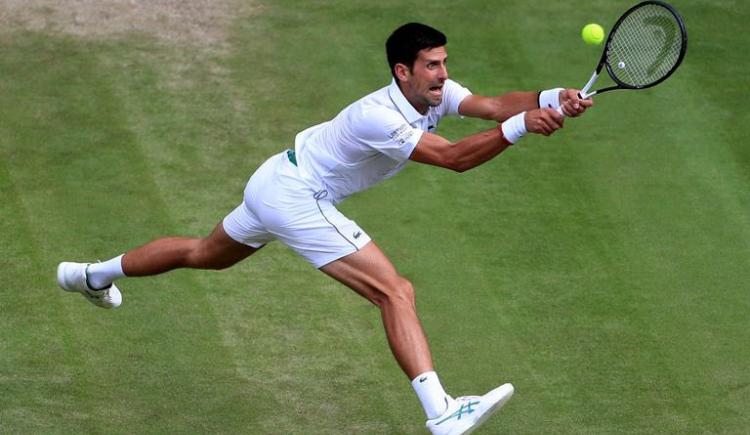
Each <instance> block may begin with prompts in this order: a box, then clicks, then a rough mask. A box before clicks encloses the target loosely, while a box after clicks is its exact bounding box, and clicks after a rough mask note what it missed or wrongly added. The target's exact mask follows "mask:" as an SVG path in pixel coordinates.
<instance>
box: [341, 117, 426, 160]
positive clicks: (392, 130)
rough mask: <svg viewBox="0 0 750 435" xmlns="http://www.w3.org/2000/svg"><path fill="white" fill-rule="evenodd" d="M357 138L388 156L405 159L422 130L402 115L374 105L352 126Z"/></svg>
mask: <svg viewBox="0 0 750 435" xmlns="http://www.w3.org/2000/svg"><path fill="white" fill-rule="evenodd" d="M353 132H354V134H355V136H357V137H358V138H359V140H361V141H363V142H364V143H365V144H366V145H367V146H369V147H370V148H373V149H375V150H377V151H379V152H381V153H383V154H385V155H387V156H388V157H390V158H392V159H394V160H397V161H405V160H408V159H409V156H410V155H411V153H412V151H414V148H416V146H417V143H418V142H419V139H421V138H422V134H423V133H424V131H423V130H422V129H419V128H415V127H412V126H411V125H409V123H408V122H406V119H404V117H403V116H401V114H400V113H398V112H396V111H395V110H392V109H389V108H386V107H382V106H381V107H374V108H371V109H370V110H368V111H367V112H366V113H364V114H363V115H362V116H361V117H360V119H359V120H358V121H357V122H356V123H355V125H354V126H353Z"/></svg>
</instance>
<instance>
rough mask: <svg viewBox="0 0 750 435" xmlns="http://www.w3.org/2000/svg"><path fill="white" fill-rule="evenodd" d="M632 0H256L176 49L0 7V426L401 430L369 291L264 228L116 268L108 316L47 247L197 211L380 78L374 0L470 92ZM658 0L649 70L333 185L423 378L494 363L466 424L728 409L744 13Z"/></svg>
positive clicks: (740, 367)
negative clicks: (682, 35) (671, 8)
mask: <svg viewBox="0 0 750 435" xmlns="http://www.w3.org/2000/svg"><path fill="white" fill-rule="evenodd" d="M629 4H630V2H624V1H617V2H610V1H589V2H586V4H585V5H583V4H581V5H579V4H575V5H574V4H572V3H569V2H546V3H545V6H544V8H542V7H537V6H531V5H529V4H527V3H526V2H521V1H515V0H514V1H507V2H503V5H502V7H501V8H500V7H498V6H497V5H494V6H492V5H488V4H486V3H485V2H480V1H471V2H462V3H461V6H460V7H457V6H456V4H455V2H453V3H450V2H442V1H438V2H432V3H430V5H426V6H425V5H423V6H421V7H419V8H406V7H405V5H404V4H403V2H397V1H390V0H388V1H384V2H376V3H373V2H367V3H365V2H344V1H341V2H334V1H326V2H322V1H320V2H318V1H316V2H304V3H303V2H297V1H275V2H268V4H266V5H264V6H263V7H262V8H261V9H260V12H259V13H257V14H254V15H252V16H238V17H236V19H235V21H234V22H233V24H232V28H231V34H230V38H229V41H228V42H229V50H227V51H226V52H212V51H210V50H202V51H201V50H198V53H197V54H196V51H195V50H194V49H191V48H188V47H175V46H168V45H164V44H160V43H158V41H155V40H154V39H152V38H149V37H147V36H143V35H132V36H129V37H127V38H125V37H123V38H119V39H102V40H93V39H78V38H74V37H70V36H62V35H59V34H53V33H45V32H27V31H21V30H18V29H6V30H3V31H0V47H2V56H0V77H2V80H0V101H2V104H0V192H1V194H2V201H0V217H1V218H0V277H2V282H3V283H4V284H3V285H2V291H0V314H1V315H0V331H2V332H0V432H3V433H112V432H114V433H253V434H254V433H278V434H287V433H299V434H313V433H315V434H334V433H340V434H352V433H362V434H370V433H420V431H421V430H422V424H423V416H422V412H421V409H420V407H419V405H418V403H417V401H416V398H415V397H414V393H413V392H412V391H411V388H410V387H409V384H408V380H407V379H406V378H405V377H404V376H403V374H402V373H401V372H400V370H399V369H398V367H397V365H396V364H395V362H394V361H393V359H392V357H391V355H390V353H389V351H388V347H387V344H386V342H385V339H384V335H383V332H382V327H381V324H380V319H379V316H378V313H377V311H376V310H375V309H374V308H373V307H372V306H371V305H370V304H369V303H367V302H366V301H364V300H363V299H361V298H359V297H358V296H356V295H354V294H353V293H352V292H350V291H349V290H347V289H345V288H343V287H342V286H340V285H338V284H336V283H334V282H333V281H331V280H330V279H328V278H326V277H325V276H323V275H322V274H320V273H318V272H317V271H315V270H314V269H313V268H311V267H310V266H309V265H307V263H305V262H304V261H303V260H302V259H300V258H298V257H296V256H295V255H294V254H293V253H292V252H291V251H290V250H288V249H287V248H285V247H283V246H281V245H280V244H274V245H271V246H269V247H267V248H265V249H264V250H263V251H262V252H260V253H259V254H258V255H256V256H254V257H252V258H251V259H249V260H248V261H246V262H244V263H242V264H241V265H238V266H237V267H235V268H233V269H230V270H228V271H224V272H204V271H177V272H173V273H171V274H168V275H164V276H160V277H154V278H148V279H139V280H135V279H133V280H127V281H123V282H122V285H121V287H122V288H123V291H124V297H125V302H124V305H123V307H122V308H121V309H119V310H116V311H112V312H109V311H107V312H105V311H102V310H98V309H95V308H94V307H93V306H91V305H90V304H87V303H85V302H84V301H83V299H82V298H79V297H75V296H74V295H69V294H64V293H63V292H61V291H59V290H58V289H57V287H56V284H55V280H54V271H55V267H56V265H57V263H58V262H59V261H62V260H87V259H88V260H91V259H96V258H102V259H104V258H110V257H112V256H114V255H117V254H119V253H121V252H123V251H124V250H126V249H130V248H132V247H134V246H137V245H139V244H142V243H144V242H146V241H148V240H150V239H152V238H154V237H158V236H161V235H195V236H198V235H204V234H207V233H208V232H209V231H210V230H211V228H212V227H213V226H214V225H215V224H216V222H218V221H219V220H220V219H221V218H222V217H223V216H224V215H225V214H226V213H227V212H228V211H230V210H231V209H232V208H233V207H234V206H235V205H236V204H237V203H238V202H239V201H240V200H241V193H242V189H243V187H244V183H245V181H246V179H247V177H248V175H249V174H250V173H251V172H252V171H253V169H254V168H255V167H257V165H259V164H260V163H261V162H262V161H263V159H264V158H266V157H267V156H269V155H271V154H272V153H274V152H277V151H279V150H281V149H283V148H285V147H288V146H289V145H290V144H291V143H292V140H293V137H294V134H295V133H296V132H298V131H300V130H302V129H303V128H305V127H307V126H309V125H311V124H313V123H317V122H320V121H323V120H326V119H328V118H330V117H331V116H333V115H334V114H335V113H337V111H338V110H340V109H341V108H342V107H344V106H345V105H346V104H348V103H349V102H351V101H352V100H353V99H355V98H358V97H359V96H361V95H363V94H364V93H366V92H369V91H371V90H374V89H377V88H379V87H381V86H383V85H384V84H387V83H388V81H389V75H388V71H387V67H386V66H385V60H384V54H383V53H382V45H383V40H384V38H385V37H386V36H387V34H388V32H389V31H390V30H392V29H393V28H394V27H395V26H397V25H398V24H400V23H403V22H405V21H409V20H420V21H425V22H428V23H431V24H433V25H435V26H437V27H439V28H441V29H443V30H444V31H445V32H446V33H447V34H448V36H449V39H450V43H449V46H448V47H449V53H450V57H451V60H450V65H451V74H452V76H453V77H454V78H455V79H456V80H458V81H460V82H462V83H464V84H465V85H467V86H469V87H470V88H471V89H472V90H474V91H475V92H477V93H483V94H494V93H500V92H504V91H508V90H513V89H517V88H521V89H538V88H541V87H550V86H553V85H558V84H560V85H568V86H581V85H582V84H583V83H582V82H583V81H585V80H586V79H587V78H588V75H589V74H590V69H591V68H592V67H593V63H594V62H595V60H596V58H597V56H598V50H597V49H594V48H590V47H587V46H584V45H583V43H582V42H581V41H580V37H579V35H578V31H579V30H580V27H581V26H582V25H583V24H585V23H587V22H591V21H595V22H600V23H601V24H602V25H604V26H605V27H609V26H611V25H612V23H613V22H614V19H615V18H616V17H617V15H618V14H619V13H620V12H621V11H622V10H624V9H625V8H626V7H627V6H628V5H629ZM675 4H676V6H677V7H678V9H679V10H680V11H681V12H682V14H683V16H684V18H685V20H686V22H687V26H688V29H689V32H690V48H689V52H688V56H687V58H686V59H685V63H684V65H683V66H682V68H681V70H680V71H679V72H678V73H677V74H676V75H675V76H674V77H673V78H671V79H670V80H669V81H668V82H665V83H664V84H663V85H660V86H659V87H657V88H654V89H652V90H648V91H643V92H638V93H626V92H622V93H613V94H609V95H606V96H602V97H601V98H597V99H596V106H595V107H594V109H593V110H592V111H591V112H590V113H589V114H587V115H586V116H585V117H582V118H580V119H575V120H573V119H571V120H568V121H567V123H566V128H565V129H564V130H563V131H561V132H559V133H557V134H556V135H554V136H553V137H551V138H541V137H528V138H525V139H524V140H523V141H522V142H521V143H520V144H519V145H518V146H517V147H514V148H512V149H510V150H509V151H507V152H506V153H505V154H504V155H503V156H501V157H500V158H498V159H496V160H495V161H493V162H490V163H488V164H487V165H485V166H483V167H480V168H478V169H476V170H473V171H470V172H468V173H465V174H461V175H457V174H453V173H450V172H448V171H443V170H440V169H437V168H430V167H424V166H418V165H416V164H415V165H412V166H410V167H409V168H407V170H405V171H404V172H403V173H402V174H400V175H399V176H398V177H396V178H395V179H393V180H391V181H389V182H387V183H385V184H383V185H380V186H378V187H376V188H374V189H372V190H371V191H368V192H365V193H362V194H360V195H358V196H355V197H353V198H351V199H349V200H348V201H346V202H345V203H343V204H342V205H341V209H342V210H343V211H344V212H345V213H346V214H347V215H348V216H350V217H351V218H353V219H355V220H357V222H358V223H359V224H361V225H362V226H363V227H364V228H366V229H367V231H368V233H369V234H370V235H372V236H373V237H374V239H375V240H376V241H377V242H378V244H379V245H380V246H381V247H382V248H383V249H384V250H385V251H386V252H387V253H388V254H389V256H390V257H391V258H392V260H393V262H394V263H395V264H396V265H397V267H398V268H399V270H400V271H401V272H402V273H403V274H404V275H405V276H407V277H409V278H410V279H411V280H412V281H413V282H414V283H415V285H416V288H417V292H418V305H419V310H420V315H421V318H422V320H423V323H424V326H425V328H426V331H427V333H428V335H429V338H430V342H431V345H432V348H433V354H434V356H435V360H436V365H437V369H438V372H439V373H440V375H441V378H442V380H443V384H444V385H445V386H446V387H447V388H448V390H449V392H450V393H452V394H454V395H461V394H467V393H472V394H476V393H479V392H483V391H485V390H487V389H489V388H492V387H493V386H495V385H497V384H499V383H501V382H505V381H512V382H513V383H514V384H515V385H516V387H517V396H516V397H514V399H513V400H512V401H511V402H510V403H509V405H508V406H507V407H506V408H505V409H504V410H503V411H502V413H501V414H500V416H499V417H497V418H494V419H493V420H491V421H489V422H488V423H487V425H486V429H484V430H483V431H482V433H488V434H489V433H498V432H504V433H514V434H539V433H561V434H581V433H587V434H616V433H638V434H656V433H696V434H697V433H701V434H704V433H714V434H740V433H746V432H747V428H748V427H750V348H749V347H748V346H747V343H750V316H748V312H750V289H749V288H748V283H750V268H749V267H748V263H749V259H750V258H749V256H748V252H750V193H749V192H750V176H749V175H748V174H750V149H749V148H748V147H747V141H748V135H747V133H746V130H745V126H747V125H748V124H749V123H750V116H749V115H748V114H747V113H748V112H747V110H746V109H745V107H744V106H745V105H746V101H745V100H746V96H747V93H748V91H750V84H749V83H748V80H747V71H748V70H750V62H748V61H747V60H746V57H745V53H744V51H745V50H746V49H747V47H750V37H749V36H748V34H747V32H745V23H747V22H748V21H749V20H750V8H748V7H747V6H746V5H745V3H744V2H742V1H740V0H724V1H719V2H708V1H698V0H695V1H688V0H680V1H675ZM532 12H533V13H532ZM487 125H488V124H486V123H482V122H478V121H472V120H447V121H445V123H444V124H443V125H442V126H441V132H442V133H443V134H444V135H445V136H447V137H449V138H452V139H457V138H460V137H462V136H463V135H466V134H469V133H471V132H474V131H477V130H478V129H481V128H486V127H487Z"/></svg>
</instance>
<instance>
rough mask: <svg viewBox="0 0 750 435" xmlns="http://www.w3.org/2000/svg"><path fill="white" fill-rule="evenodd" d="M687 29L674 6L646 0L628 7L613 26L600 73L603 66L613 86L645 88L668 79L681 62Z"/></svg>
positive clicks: (654, 0) (685, 46)
mask: <svg viewBox="0 0 750 435" xmlns="http://www.w3.org/2000/svg"><path fill="white" fill-rule="evenodd" d="M686 51H687V31H686V29H685V23H684V22H683V20H682V17H680V15H679V13H678V12H677V10H675V8H673V7H672V6H671V5H669V4H667V3H664V2H662V1H658V0H647V1H644V2H641V3H638V4H637V5H635V6H633V7H632V8H630V9H628V10H627V11H626V12H625V13H624V14H622V16H621V17H620V18H619V19H618V20H617V22H616V23H615V25H614V26H613V27H612V30H611V31H610V33H609V35H608V37H607V43H606V45H605V47H604V51H603V53H602V58H601V60H600V62H599V67H598V68H597V72H599V71H601V68H602V66H604V67H606V69H607V73H608V74H609V76H610V77H611V78H612V80H613V81H614V82H615V83H616V84H617V86H613V87H610V88H606V89H601V90H599V91H598V93H602V92H606V91H609V90H613V89H645V88H650V87H651V86H655V85H657V84H659V83H661V82H663V81H664V80H666V79H667V78H668V77H669V76H670V75H672V73H674V71H675V70H676V69H677V67H679V66H680V64H681V63H682V60H683V58H684V57H685V52H686Z"/></svg>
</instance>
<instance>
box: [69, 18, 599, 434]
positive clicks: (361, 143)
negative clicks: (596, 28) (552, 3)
mask: <svg viewBox="0 0 750 435" xmlns="http://www.w3.org/2000/svg"><path fill="white" fill-rule="evenodd" d="M446 42H447V41H446V37H445V35H443V34H442V33H441V32H439V31H438V30H435V29H433V28H431V27H428V26H425V25H423V24H418V23H410V24H406V25H403V26H401V27H399V28H398V29H396V30H395V31H394V32H393V34H391V36H390V37H389V38H388V40H387V41H386V52H387V57H388V63H389V65H390V68H391V74H392V75H393V81H392V83H391V85H390V86H387V87H384V88H382V89H380V90H378V91H376V92H373V93H371V94H369V95H367V96H365V97H363V98H362V99H360V100H358V101H356V102H354V103H352V104H351V105H350V106H348V107H346V108H345V109H344V110H342V111H341V112H340V113H339V114H338V115H337V116H336V117H335V118H334V119H332V120H330V121H328V122H324V123H322V124H319V125H316V126H314V127H310V128H308V129H307V130H304V131H302V132H301V133H299V134H298V135H297V137H296V140H295V146H294V149H293V150H287V151H284V152H282V153H279V154H277V155H275V156H273V157H271V158H270V159H268V160H267V161H266V162H265V163H263V164H262V165H261V166H260V168H258V169H257V171H256V172H255V173H254V174H253V175H252V177H251V178H250V180H249V181H248V183H247V187H246V189H245V193H244V200H243V202H242V203H241V204H240V205H239V206H237V208H236V209H235V210H234V211H232V212H231V213H229V215H227V216H226V217H225V218H224V220H223V221H222V222H221V223H219V224H218V225H217V226H216V228H215V229H214V230H213V232H212V233H211V234H210V235H209V236H208V237H205V238H182V237H169V238H161V239H157V240H155V241H152V242H150V243H148V244H146V245H144V246H141V247H139V248H136V249H134V250H132V251H129V252H127V253H125V254H124V255H121V256H118V257H115V258H113V259H111V260H109V261H106V262H104V263H94V264H88V263H71V262H63V263H61V264H60V265H59V266H58V271H57V278H58V282H59V284H60V286H61V287H62V288H63V289H65V290H67V291H72V292H80V293H81V294H83V296H85V297H86V298H87V299H88V300H89V301H91V302H92V303H94V304H96V305H98V306H100V307H105V308H114V307H117V306H119V305H120V303H121V302H122V297H121V294H120V291H119V289H118V288H117V286H116V285H115V283H114V281H115V280H117V279H119V278H123V277H136V276H149V275H156V274H160V273H164V272H167V271H170V270H173V269H176V268H185V267H187V268H199V269H222V268H226V267H229V266H231V265H233V264H235V263H237V262H238V261H240V260H243V259H245V258H247V257H248V256H250V255H252V254H254V253H255V252H257V251H258V250H259V249H261V248H262V247H263V246H264V245H265V244H266V243H269V242H271V241H272V240H275V239H278V240H281V242H282V243H284V244H286V245H288V246H290V247H291V248H292V249H294V250H295V251H296V252H297V253H299V254H300V255H301V256H302V257H304V258H305V259H306V260H307V261H309V262H310V263H311V264H312V265H313V266H315V267H316V268H318V269H320V270H321V271H322V272H323V273H325V274H327V275H329V276H331V277H333V278H334V279H336V280H338V281H340V282H341V283H343V284H345V285H347V286H348V287H350V288H351V289H353V290H354V291H355V292H357V293H359V294H360V295H362V296H364V297H365V298H367V299H368V300H370V301H371V302H372V303H373V304H375V305H376V306H377V307H378V308H379V309H380V312H381V315H382V318H383V324H384V326H385V332H386V335H387V338H388V343H389V345H390V348H391V350H392V352H393V355H394V356H395V358H396V360H397V361H398V363H399V365H400V366H401V368H402V370H403V371H404V372H405V373H406V375H407V376H408V377H409V379H411V380H412V386H413V388H414V390H415V392H416V394H417V396H418V398H419V400H420V402H421V404H422V406H423V408H424V411H425V414H426V415H427V427H428V428H429V429H430V431H432V433H434V434H457V433H466V432H468V431H471V430H473V429H475V428H476V427H477V426H478V425H479V424H480V423H481V422H482V421H484V420H485V419H486V418H487V417H489V416H490V414H491V413H492V412H494V411H495V410H497V409H499V408H500V407H501V406H502V405H503V404H504V403H505V402H506V401H507V400H508V399H509V398H510V396H511V395H512V394H513V386H512V385H511V384H505V385H502V386H500V387H498V388H496V389H494V390H492V391H490V392H489V393H487V394H485V395H484V396H468V397H460V398H457V399H454V398H452V397H451V396H449V395H448V394H446V393H445V391H444V390H443V387H442V386H441V384H440V381H439V379H438V376H437V374H436V373H435V371H434V369H433V364H432V356H431V354H430V350H429V347H428V344H427V340H426V338H425V335H424V333H423V331H422V327H421V325H420V322H419V319H418V317H417V312H416V308H415V302H414V290H413V288H412V285H411V283H410V282H409V281H408V280H406V279H405V278H404V277H402V276H400V275H399V274H398V272H397V271H396V269H395V267H394V266H393V265H392V264H391V262H390V261H389V260H388V258H387V257H386V255H385V254H384V253H383V252H382V251H381V250H380V249H379V248H378V246H377V245H376V244H375V242H373V241H372V240H371V238H370V236H369V235H368V234H367V233H366V232H365V231H364V229H362V228H360V227H359V226H358V225H357V224H356V223H355V222H354V221H352V220H350V219H348V218H347V217H346V216H344V215H343V214H342V213H340V212H339V211H338V210H337V209H336V207H335V204H336V203H338V202H339V201H341V200H343V199H344V198H346V197H347V196H349V195H351V194H353V193H356V192H359V191H362V190H364V189H366V188H368V187H370V186H372V185H373V184H375V183H377V182H379V181H382V180H384V179H387V178H390V177H391V176H393V175H395V174H396V173H397V172H399V171H400V170H401V169H402V168H403V167H404V165H405V164H406V163H407V162H408V161H409V160H413V161H415V162H419V163H425V164H429V165H434V166H440V167H444V168H448V169H452V170H454V171H457V172H462V171H466V170H468V169H471V168H473V167H475V166H478V165H480V164H482V163H484V162H486V161H488V160H490V159H492V158H493V157H495V156H497V155H498V154H500V153H501V152H502V151H503V150H505V149H506V148H508V147H509V146H510V145H512V144H513V143H515V142H516V141H517V140H519V139H520V138H521V136H523V135H524V134H525V133H527V132H531V133H538V134H543V135H550V134H552V133H553V132H555V131H556V130H558V129H560V128H562V126H563V120H564V117H563V115H562V114H561V113H560V112H563V113H564V114H565V115H567V116H578V115H580V114H581V113H583V112H584V111H585V110H586V108H588V107H589V106H591V104H592V103H591V101H590V100H580V99H579V98H578V96H577V91H576V90H573V89H570V90H563V89H560V88H557V89H551V90H548V91H543V92H539V93H538V92H512V93H508V94H505V95H501V96H499V97H483V96H478V95H472V94H471V92H469V90H467V89H466V88H464V87H462V86H461V85H459V84H458V83H456V82H454V81H452V80H449V79H448V71H447V69H446V61H447V52H446V47H445V45H446ZM540 107H541V108H540ZM447 115H462V116H469V117H475V118H482V119H486V120H495V121H497V122H500V123H501V124H499V125H498V126H496V127H493V128H491V129H489V130H487V131H483V132H480V133H477V134H474V135H471V136H468V137H466V138H464V139H462V140H460V141H458V142H455V143H452V142H450V141H448V140H447V139H444V138H442V137H440V136H438V135H436V134H435V133H434V131H435V129H436V127H437V124H438V122H439V121H440V119H441V118H442V117H444V116H447Z"/></svg>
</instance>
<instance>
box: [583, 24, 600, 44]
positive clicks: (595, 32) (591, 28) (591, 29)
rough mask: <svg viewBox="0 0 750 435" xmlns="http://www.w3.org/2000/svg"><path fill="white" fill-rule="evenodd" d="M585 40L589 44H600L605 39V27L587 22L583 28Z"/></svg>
mask: <svg viewBox="0 0 750 435" xmlns="http://www.w3.org/2000/svg"><path fill="white" fill-rule="evenodd" d="M581 37H582V38H583V42H585V43H586V44H589V45H599V44H601V43H602V41H604V29H602V26H600V25H598V24H594V23H591V24H586V25H585V26H583V30H581Z"/></svg>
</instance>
